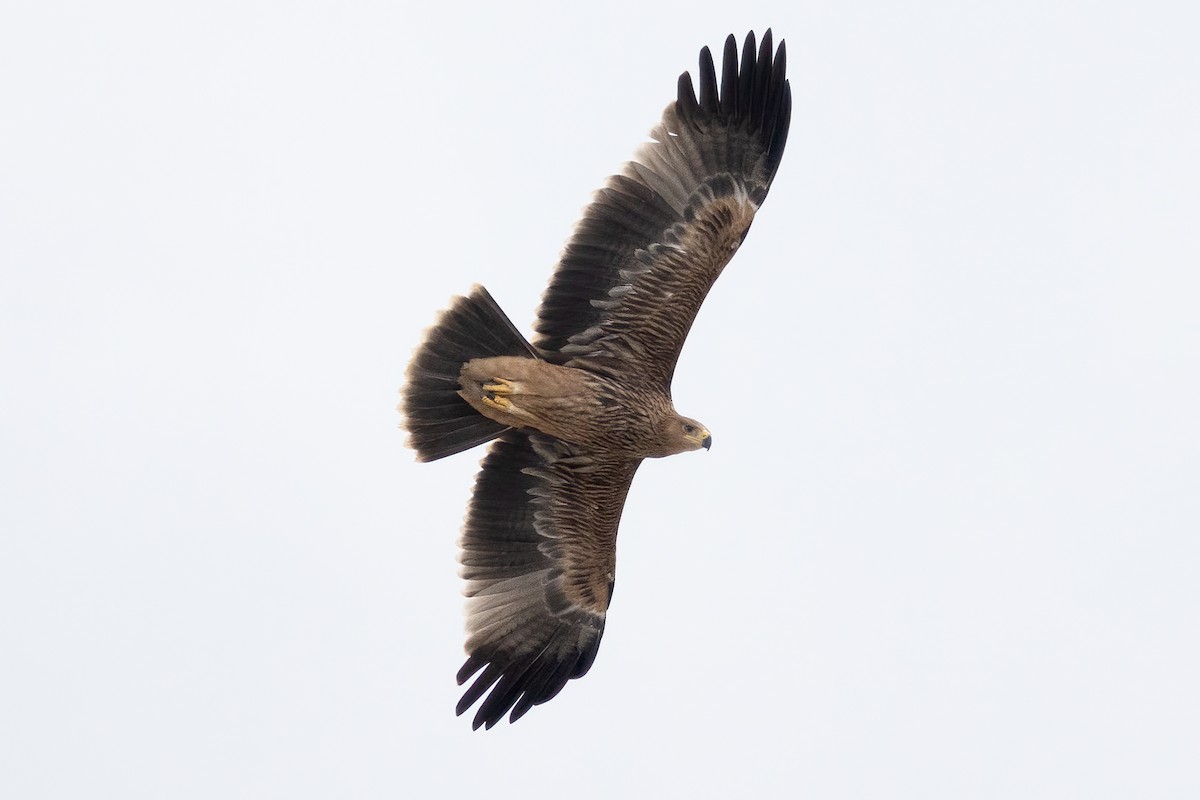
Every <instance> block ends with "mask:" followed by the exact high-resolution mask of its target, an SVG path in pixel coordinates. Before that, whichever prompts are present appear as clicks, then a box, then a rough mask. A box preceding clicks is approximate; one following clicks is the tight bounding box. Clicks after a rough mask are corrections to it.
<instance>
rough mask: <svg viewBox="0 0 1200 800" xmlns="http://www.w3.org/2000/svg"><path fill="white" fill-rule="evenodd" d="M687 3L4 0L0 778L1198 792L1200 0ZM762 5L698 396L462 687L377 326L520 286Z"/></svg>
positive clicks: (435, 513) (431, 527) (426, 317)
mask: <svg viewBox="0 0 1200 800" xmlns="http://www.w3.org/2000/svg"><path fill="white" fill-rule="evenodd" d="M735 6H736V8H737V10H736V11H734V10H731V9H732V8H733V7H732V6H730V4H728V3H708V2H702V3H695V2H688V3H657V4H651V3H646V2H637V3H626V2H614V3H603V4H591V5H578V4H575V5H572V6H571V7H570V9H569V10H567V9H566V7H565V6H564V8H563V9H561V10H560V9H553V10H548V9H547V8H546V7H542V5H541V4H522V3H503V4H500V3H496V4H491V3H489V4H467V5H461V4H460V5H456V6H453V7H451V6H450V5H447V6H446V7H445V8H444V9H443V10H436V11H435V10H424V11H420V12H413V11H409V10H406V7H407V4H405V3H397V2H386V3H383V2H381V3H351V4H346V3H325V2H314V3H306V4H301V5H297V4H294V3H263V2H237V3H228V2H212V3H206V4H202V5H197V6H195V7H194V8H187V9H184V8H180V7H176V6H175V5H173V4H167V5H164V4H161V3H141V4H138V3H129V2H123V3H122V2H118V3H107V4H88V3H59V4H25V7H24V8H23V9H14V8H9V9H7V10H5V11H4V12H0V107H2V108H3V109H4V112H3V115H2V116H0V139H2V140H3V146H2V147H0V264H2V267H3V269H2V271H0V373H2V374H3V375H4V378H3V382H2V383H0V411H2V420H3V421H2V422H0V479H2V485H3V486H4V489H3V494H4V500H3V502H0V531H2V533H0V607H2V608H3V609H4V613H3V614H2V615H0V672H2V673H3V676H4V679H3V681H2V682H0V794H3V795H4V796H5V797H13V798H18V797H19V798H35V797H37V798H41V797H71V798H77V797H127V798H163V797H170V798H213V797H221V798H240V797H246V798H261V797H288V798H299V797H381V798H382V797H389V798H395V797H470V796H482V795H486V796H488V797H493V798H506V797H529V796H537V795H540V794H543V793H555V794H559V793H564V792H565V793H567V794H569V795H570V796H572V797H574V798H579V799H580V800H584V799H585V798H593V797H595V798H600V797H613V796H619V793H620V792H622V791H626V790H630V791H632V790H635V789H636V790H638V791H639V792H641V793H642V794H648V793H654V794H656V795H659V796H698V797H705V796H709V797H720V796H731V793H733V792H734V791H735V790H745V791H747V792H749V796H760V797H770V796H781V795H783V794H785V793H791V794H798V795H803V796H809V797H817V798H854V797H905V798H910V797H911V798H931V797H946V798H963V797H989V798H991V797H995V798H1021V799H1022V800H1028V798H1064V797H1088V798H1094V797H1139V798H1144V797H1161V798H1175V797H1195V796H1198V795H1200V767H1198V766H1197V763H1198V762H1197V758H1196V756H1197V753H1200V722H1198V720H1200V689H1198V688H1197V681H1196V675H1198V674H1200V633H1198V631H1200V626H1198V625H1197V618H1198V615H1200V499H1198V498H1200V492H1198V491H1197V486H1198V485H1200V416H1198V415H1197V412H1196V409H1197V408H1198V407H1200V374H1198V373H1200V370H1198V369H1197V364H1198V363H1200V314H1198V313H1197V306H1198V305H1200V276H1198V269H1200V233H1198V231H1200V227H1198V225H1197V220H1198V219H1200V150H1198V149H1197V147H1196V142H1198V141H1200V104H1198V103H1197V97H1200V48H1197V46H1196V36H1195V34H1196V31H1197V30H1198V29H1200V13H1198V12H1197V11H1195V10H1194V7H1193V6H1192V5H1191V4H1188V3H1183V2H1179V3H1165V2H1161V3H1153V2H1150V3H1139V4H1133V3H1088V4H1085V3H1069V2H1055V1H1050V2H1046V1H1042V2H1036V3H1035V2H1008V3H991V4H964V3H950V2H945V3H905V4H899V3H863V4H847V3H816V2H791V1H789V2H764V3H755V2H747V3H740V4H735ZM767 25H771V26H773V27H774V30H775V33H776V36H777V37H780V36H781V37H784V38H786V40H787V43H788V57H789V71H790V73H791V76H792V87H793V92H794V113H793V122H792V134H791V138H790V140H789V143H788V151H787V153H786V155H785V157H784V160H783V164H782V167H781V169H780V172H779V174H778V177H777V180H776V182H775V184H774V187H773V189H772V193H771V196H770V198H769V199H768V201H767V203H766V205H765V206H764V209H763V211H762V213H761V214H760V215H759V217H758V220H757V222H756V224H755V226H754V230H753V232H752V233H751V235H750V237H749V239H748V240H747V242H746V245H745V247H744V248H743V249H742V250H741V251H740V252H739V254H738V256H737V258H736V259H735V260H734V261H733V263H732V265H731V266H730V268H729V269H728V270H727V271H726V273H725V275H724V276H723V277H722V279H721V281H720V282H718V284H717V286H716V287H715V289H714V292H713V294H712V295H711V296H710V298H709V301H708V302H707V304H706V305H705V307H704V308H703V309H702V311H701V314H700V317H699V320H698V322H697V325H696V327H695V329H694V331H693V334H692V336H691V338H690V339H689V342H688V345H687V348H686V349H685V351H684V356H683V359H682V361H681V363H680V366H679V370H678V372H677V378H676V384H675V398H676V401H677V405H678V407H679V409H680V411H681V412H682V413H685V414H689V415H692V416H695V417H698V418H699V419H702V420H703V421H704V422H705V423H706V424H707V425H708V427H709V428H710V429H711V430H712V431H713V435H714V439H715V445H714V447H713V449H712V451H711V452H709V453H696V454H688V455H684V456H678V457H675V458H672V459H668V460H665V461H661V462H653V463H649V464H647V465H646V466H645V467H644V468H643V469H642V471H641V472H640V474H639V475H638V479H637V481H636V482H635V485H634V488H633V491H632V494H631V497H630V500H629V504H628V506H627V508H626V513H625V517H624V521H623V525H622V533H621V540H620V548H619V549H620V557H619V567H618V574H619V577H618V581H617V583H618V588H617V591H616V595H615V598H614V605H613V608H612V612H611V614H610V616H609V625H608V630H607V633H606V635H605V639H604V643H603V645H602V646H601V648H600V655H599V658H598V660H597V662H596V665H595V667H594V668H593V670H592V672H591V673H590V674H589V675H588V676H587V677H586V678H584V679H583V680H581V681H575V682H572V683H571V684H570V685H568V687H567V688H566V689H565V690H564V691H563V693H562V694H561V695H560V696H559V697H558V698H557V699H555V700H554V701H553V702H551V703H550V704H548V705H546V706H543V707H541V708H538V709H535V710H534V711H533V712H531V713H530V714H529V715H528V716H527V717H526V718H524V719H523V720H522V721H521V722H520V723H518V724H517V725H515V726H512V727H509V726H508V725H506V724H505V725H503V726H501V727H499V728H497V729H495V730H493V731H491V732H489V733H482V732H480V733H472V732H471V730H470V724H469V719H460V718H455V717H454V715H453V707H454V704H455V702H456V700H457V698H458V695H459V689H458V687H457V686H455V684H454V681H453V676H454V673H455V671H456V670H457V668H458V666H459V665H460V663H461V660H462V650H461V647H462V618H461V611H462V599H461V596H460V585H459V581H458V579H457V576H456V564H455V539H456V536H457V530H458V527H459V524H460V522H461V519H462V515H463V511H464V509H465V504H466V501H467V498H468V494H469V490H470V485H471V481H472V476H473V473H474V471H475V468H476V465H477V461H478V456H480V455H482V453H472V454H467V455H463V456H459V457H456V458H452V459H449V460H447V461H444V462H439V463H436V464H421V465H418V464H415V463H413V461H412V456H411V454H410V453H409V452H408V451H406V450H405V449H404V448H403V436H402V434H401V433H399V432H398V431H397V429H396V423H397V416H396V414H395V412H394V410H393V406H394V404H395V402H396V399H397V397H396V391H397V388H398V386H399V383H400V380H401V377H402V375H403V372H404V367H405V364H406V361H407V359H408V356H409V354H410V351H411V348H412V347H414V346H415V345H416V343H417V341H418V340H419V338H420V335H421V330H422V329H423V328H424V326H425V325H427V324H428V323H429V322H430V321H431V320H432V318H433V315H434V313H435V312H436V311H437V309H438V308H440V307H442V306H443V305H444V304H445V302H446V300H447V299H448V298H449V296H450V295H451V294H454V293H457V292H461V291H463V290H465V289H466V288H467V287H468V286H470V284H471V283H473V282H476V281H478V282H482V283H484V284H485V285H487V286H488V287H489V288H490V289H491V291H492V292H493V294H494V295H495V296H496V298H497V299H498V300H499V301H500V302H501V303H502V304H503V305H504V306H505V307H506V308H507V309H508V311H509V313H510V314H511V316H512V317H513V319H514V320H515V321H517V323H518V324H519V325H521V326H522V327H524V328H525V329H526V330H528V329H529V326H530V323H531V321H532V316H533V309H534V306H535V304H536V302H537V300H538V297H539V296H540V293H541V291H542V289H543V288H544V286H545V285H546V281H547V279H548V278H549V275H550V271H551V269H552V267H553V264H554V261H555V258H556V256H557V253H558V250H559V248H560V247H561V245H562V243H563V241H564V240H565V239H566V237H567V235H568V233H569V231H570V227H571V225H572V223H573V222H574V220H575V219H576V217H577V216H578V214H579V211H580V208H581V207H582V206H583V205H584V203H585V202H586V201H587V199H588V197H589V194H590V192H591V191H592V190H593V189H595V188H597V187H598V186H599V185H600V183H601V181H602V180H603V178H604V177H605V176H606V175H607V174H609V173H610V172H612V171H614V170H615V169H616V168H617V167H618V166H619V165H620V163H621V162H622V161H623V160H624V159H625V158H627V157H628V156H629V155H630V154H631V153H632V152H633V150H634V148H635V146H636V145H637V144H638V142H639V141H641V139H642V138H643V137H644V136H645V134H646V132H647V131H648V130H649V128H650V127H651V125H652V124H653V123H654V122H655V121H656V119H657V117H658V114H659V112H660V111H661V109H662V107H663V106H664V105H666V103H667V102H668V101H670V100H671V99H672V98H673V95H674V91H675V80H676V78H677V76H678V75H679V73H680V72H682V71H683V70H685V69H693V70H694V68H695V63H696V54H697V51H698V50H699V48H700V47H701V46H702V45H705V44H708V45H712V46H716V45H719V44H720V43H721V42H722V40H723V38H724V36H725V35H726V34H727V33H729V32H734V33H736V34H737V35H738V36H739V37H741V36H742V35H744V34H745V32H746V30H748V29H750V28H754V29H755V30H757V31H760V32H761V30H763V29H764V28H765V27H766V26H767ZM765 375H770V376H771V377H769V378H766V377H763V376H765ZM768 396H769V397H770V398H771V399H770V400H769V401H768V400H766V399H764V398H766V397H768Z"/></svg>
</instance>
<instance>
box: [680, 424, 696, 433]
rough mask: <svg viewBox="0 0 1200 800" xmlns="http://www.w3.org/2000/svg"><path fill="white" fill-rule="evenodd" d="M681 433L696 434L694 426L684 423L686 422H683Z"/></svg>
mask: <svg viewBox="0 0 1200 800" xmlns="http://www.w3.org/2000/svg"><path fill="white" fill-rule="evenodd" d="M683 432H684V433H695V432H696V426H695V425H689V424H688V423H686V422H685V423H683Z"/></svg>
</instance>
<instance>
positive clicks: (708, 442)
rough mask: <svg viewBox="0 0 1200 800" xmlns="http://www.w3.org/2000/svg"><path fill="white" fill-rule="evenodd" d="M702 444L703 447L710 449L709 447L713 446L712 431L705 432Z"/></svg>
mask: <svg viewBox="0 0 1200 800" xmlns="http://www.w3.org/2000/svg"><path fill="white" fill-rule="evenodd" d="M700 446H701V447H703V448H704V449H705V450H708V449H709V448H711V447H712V434H711V433H705V434H704V438H703V439H701V440H700Z"/></svg>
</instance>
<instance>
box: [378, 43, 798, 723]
mask: <svg viewBox="0 0 1200 800" xmlns="http://www.w3.org/2000/svg"><path fill="white" fill-rule="evenodd" d="M786 62H787V57H786V49H785V47H784V44H783V42H780V44H779V48H778V50H775V49H774V48H773V47H772V43H771V31H770V30H768V31H767V32H766V33H765V34H764V35H763V38H762V43H761V45H758V46H756V44H755V38H754V33H753V32H751V33H750V34H749V35H747V36H746V41H745V43H744V45H743V47H742V53H741V58H740V59H739V57H738V50H737V42H736V41H735V39H734V37H733V36H732V35H730V36H729V38H728V39H726V41H725V51H724V59H723V63H722V67H721V77H720V82H719V83H718V79H717V72H716V69H715V66H714V64H713V58H712V54H711V53H710V52H709V49H708V48H707V47H705V48H704V49H702V50H701V51H700V69H699V88H700V92H699V95H698V96H697V94H696V92H695V89H694V88H693V84H692V78H691V75H690V74H688V73H686V72H685V73H683V75H681V76H680V78H679V86H678V96H677V97H676V99H675V101H674V102H673V103H671V104H670V105H668V106H667V108H666V109H665V110H664V111H663V115H662V121H661V122H659V123H658V125H657V126H655V127H654V129H653V130H652V131H651V132H650V141H648V142H646V143H645V144H643V145H642V147H641V148H640V149H639V150H638V151H637V152H636V154H635V156H634V159H633V161H631V162H629V163H628V164H626V165H625V166H624V168H623V169H622V170H621V172H620V174H618V175H615V176H613V177H611V178H609V179H608V181H607V182H606V183H605V185H604V188H602V189H600V190H599V191H598V192H596V194H595V195H594V197H593V199H592V202H591V204H590V205H589V206H588V207H587V208H586V209H585V211H584V213H583V219H582V220H580V222H579V223H578V224H577V225H576V227H575V231H574V232H573V233H572V235H571V238H570V239H569V240H568V241H567V244H566V247H565V249H564V250H563V253H562V256H561V259H560V261H559V263H558V266H557V268H556V269H555V271H554V275H553V277H552V278H551V280H550V285H549V288H547V289H546V292H545V294H544V295H543V296H542V303H541V306H540V307H539V309H538V312H537V322H536V324H535V326H534V329H535V330H536V332H537V335H536V336H535V337H534V339H533V342H532V343H530V342H529V341H527V340H526V339H525V337H524V336H522V335H521V332H520V331H519V330H518V329H517V328H516V327H515V326H514V325H513V323H512V322H511V321H510V320H509V319H508V317H507V316H505V314H504V312H503V311H501V310H500V307H499V306H498V305H497V304H496V302H495V301H494V300H493V299H492V297H491V295H489V294H488V292H487V290H485V289H484V288H483V287H482V286H476V287H474V288H473V289H472V290H471V292H470V293H469V294H468V295H466V296H465V297H457V298H454V300H453V301H452V302H451V305H450V307H449V308H448V309H447V310H445V311H443V312H442V313H441V315H440V316H439V317H438V319H437V320H436V322H435V324H434V325H433V327H431V328H430V329H429V330H428V331H427V333H426V335H425V339H424V341H423V342H422V343H421V345H420V346H419V347H418V348H417V351H416V353H415V354H414V356H413V359H412V362H411V364H410V365H409V368H408V373H407V382H406V385H405V387H404V389H403V390H402V392H401V394H402V399H401V403H400V410H401V411H402V412H403V415H404V425H405V427H406V428H407V430H408V432H409V444H410V446H411V447H412V448H413V449H414V450H416V452H417V458H418V459H419V460H421V461H432V460H434V459H438V458H443V457H445V456H449V455H452V454H454V453H458V452H460V451H463V450H466V449H468V448H471V447H474V446H476V445H479V444H483V443H485V442H491V443H492V444H491V445H490V447H489V448H488V452H487V455H486V456H485V458H484V459H483V462H482V466H481V468H480V471H479V474H478V475H477V477H476V479H475V488H474V493H473V495H472V498H471V502H470V507H469V509H468V512H467V518H466V522H465V524H464V527H463V531H462V535H461V538H460V540H459V545H460V548H461V555H460V562H461V564H462V571H461V574H462V577H463V578H464V579H465V581H466V588H465V594H466V595H467V597H468V598H469V599H468V601H467V634H468V638H467V643H466V651H467V661H466V663H465V664H463V666H462V669H460V670H459V672H458V682H459V684H460V685H461V684H463V683H466V682H468V681H472V679H473V681H472V682H471V685H470V686H469V687H468V688H467V690H466V691H465V693H464V694H463V696H462V700H461V701H460V702H459V704H458V709H457V713H458V714H462V713H463V712H464V711H466V710H467V709H468V708H470V707H471V706H473V705H474V704H475V703H476V702H477V701H479V700H480V698H484V695H485V694H486V695H487V696H486V698H484V699H483V702H482V703H481V704H480V706H479V709H478V710H477V712H476V714H475V719H474V723H473V727H474V728H479V726H481V725H485V726H487V727H488V728H491V727H492V726H493V725H495V724H496V723H497V722H499V721H500V720H501V719H502V718H503V717H504V715H505V714H508V713H509V712H511V715H510V717H509V721H510V722H515V721H516V720H517V719H518V718H520V717H521V716H522V715H524V714H525V713H526V712H527V711H529V709H530V708H532V707H533V706H535V705H539V704H541V703H545V702H546V701H548V700H550V699H551V698H553V697H554V696H555V695H556V694H558V693H559V691H561V690H562V688H563V686H565V685H566V683H567V681H568V680H570V679H572V678H579V677H581V676H583V675H584V674H585V673H586V672H587V671H588V669H589V668H590V667H591V665H592V662H593V661H594V660H595V658H596V651H597V650H598V648H599V646H600V637H601V634H603V632H604V617H605V613H606V612H607V611H608V605H609V602H610V601H611V600H612V594H613V581H614V576H615V574H616V540H617V526H618V523H619V522H620V518H621V509H622V507H623V506H624V504H625V497H626V494H627V493H628V491H629V485H630V483H631V482H632V481H633V475H634V473H635V472H636V471H637V468H638V465H639V464H640V463H641V462H642V459H645V458H657V457H660V456H669V455H672V454H674V453H682V452H685V451H689V450H697V449H699V448H701V447H703V448H705V449H708V447H709V446H710V445H711V444H712V436H711V435H710V434H709V432H708V429H707V428H705V427H704V426H703V425H702V424H700V423H699V422H697V421H696V420H694V419H690V418H688V417H685V416H682V415H680V414H678V413H676V411H675V406H674V404H673V403H672V400H671V377H672V375H673V373H674V371H675V362H676V360H677V359H678V358H679V353H680V350H681V349H682V347H683V341H684V339H685V338H686V337H687V334H688V330H689V329H690V328H691V326H692V321H693V320H694V319H695V317H696V312H697V311H699V309H700V304H701V303H702V302H704V297H705V295H707V294H708V290H709V288H710V287H712V285H713V282H714V281H716V279H717V276H718V275H720V274H721V270H722V269H724V267H725V265H726V264H727V263H728V262H729V260H730V259H731V258H732V257H733V254H734V253H735V252H736V251H737V249H738V246H739V245H740V244H741V243H742V240H743V239H745V238H746V233H747V231H749V230H750V223H751V222H752V221H753V220H754V214H755V212H756V211H758V208H759V206H760V205H762V202H763V200H764V199H765V198H766V196H767V191H768V190H769V189H770V187H771V181H772V180H773V179H774V177H775V171H776V170H777V169H778V167H779V160H780V158H781V157H782V155H783V148H784V144H785V142H786V141H787V133H788V123H789V120H790V118H791V107H792V97H791V88H790V86H789V84H788V81H787V77H786Z"/></svg>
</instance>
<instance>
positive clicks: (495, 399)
mask: <svg viewBox="0 0 1200 800" xmlns="http://www.w3.org/2000/svg"><path fill="white" fill-rule="evenodd" d="M485 388H486V387H485ZM483 404H484V405H485V406H491V407H492V408H498V409H500V410H501V411H508V410H509V409H510V408H512V401H511V400H509V399H508V398H507V397H504V396H503V395H498V394H485V395H484V396H483Z"/></svg>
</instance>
